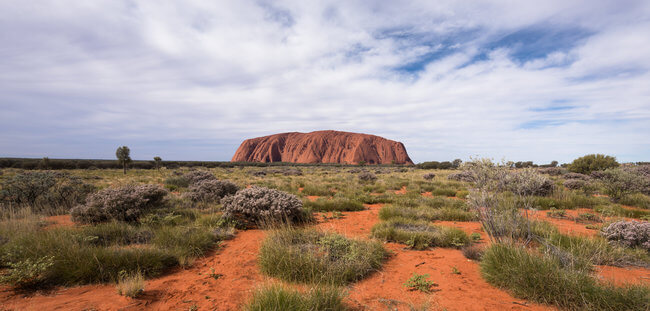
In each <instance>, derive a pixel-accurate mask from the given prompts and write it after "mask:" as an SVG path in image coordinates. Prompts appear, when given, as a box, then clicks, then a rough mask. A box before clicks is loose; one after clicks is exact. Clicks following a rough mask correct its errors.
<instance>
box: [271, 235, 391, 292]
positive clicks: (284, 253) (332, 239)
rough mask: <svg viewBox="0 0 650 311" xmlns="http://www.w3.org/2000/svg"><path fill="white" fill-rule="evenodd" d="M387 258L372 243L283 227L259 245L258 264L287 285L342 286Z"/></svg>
mask: <svg viewBox="0 0 650 311" xmlns="http://www.w3.org/2000/svg"><path fill="white" fill-rule="evenodd" d="M387 255H388V254H387V252H386V250H385V249H384V247H383V246H382V245H381V243H379V242H376V241H362V240H354V239H348V238H345V237H343V236H342V235H339V234H336V233H323V232H319V231H315V230H310V229H307V230H305V229H293V228H283V229H279V230H275V231H274V232H272V233H271V234H270V235H269V236H268V237H267V238H266V240H265V241H264V242H263V243H262V246H261V248H260V256H259V265H260V268H261V270H262V272H263V273H265V274H268V275H270V276H274V277H277V278H280V279H282V280H286V281H290V282H304V283H314V284H327V285H342V284H347V283H349V282H353V281H356V280H359V279H361V278H363V277H365V276H367V275H368V274H370V273H372V272H374V271H376V270H378V269H379V268H381V265H382V263H383V261H384V260H385V258H386V257H387Z"/></svg>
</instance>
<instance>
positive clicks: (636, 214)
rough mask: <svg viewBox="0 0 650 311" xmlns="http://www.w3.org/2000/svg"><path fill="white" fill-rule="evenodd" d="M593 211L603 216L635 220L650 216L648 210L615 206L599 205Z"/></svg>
mask: <svg viewBox="0 0 650 311" xmlns="http://www.w3.org/2000/svg"><path fill="white" fill-rule="evenodd" d="M594 211H596V212H598V213H601V214H603V215H604V216H620V217H628V218H637V219H642V218H644V217H648V216H650V211H648V210H639V209H630V208H624V207H621V206H620V205H616V204H610V205H599V206H596V207H594Z"/></svg>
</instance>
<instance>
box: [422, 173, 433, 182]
mask: <svg viewBox="0 0 650 311" xmlns="http://www.w3.org/2000/svg"><path fill="white" fill-rule="evenodd" d="M434 177H436V174H434V173H426V174H424V175H423V176H422V178H424V179H426V180H431V179H433V178H434Z"/></svg>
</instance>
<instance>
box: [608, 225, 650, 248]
mask: <svg viewBox="0 0 650 311" xmlns="http://www.w3.org/2000/svg"><path fill="white" fill-rule="evenodd" d="M602 234H603V236H604V237H605V238H606V239H607V240H608V241H612V242H615V243H618V244H620V245H624V246H626V247H633V248H634V247H638V248H642V249H645V250H648V251H650V223H649V222H647V221H646V222H638V221H617V222H613V223H611V224H609V225H607V226H605V227H604V228H603V229H602Z"/></svg>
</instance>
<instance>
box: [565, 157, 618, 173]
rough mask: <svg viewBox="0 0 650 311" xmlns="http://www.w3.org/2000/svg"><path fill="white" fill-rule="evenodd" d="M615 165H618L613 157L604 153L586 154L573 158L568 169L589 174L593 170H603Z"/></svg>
mask: <svg viewBox="0 0 650 311" xmlns="http://www.w3.org/2000/svg"><path fill="white" fill-rule="evenodd" d="M615 167H618V162H616V158H615V157H612V156H606V155H604V154H588V155H586V156H584V157H580V158H577V159H575V160H573V162H572V163H571V164H570V165H569V170H570V171H572V172H574V173H581V174H589V173H591V172H593V171H603V170H606V169H608V168H615Z"/></svg>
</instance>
